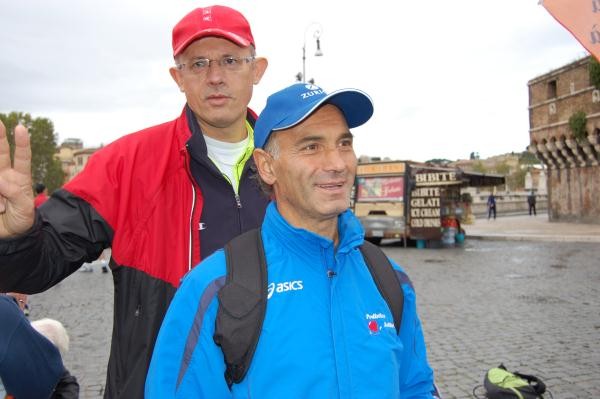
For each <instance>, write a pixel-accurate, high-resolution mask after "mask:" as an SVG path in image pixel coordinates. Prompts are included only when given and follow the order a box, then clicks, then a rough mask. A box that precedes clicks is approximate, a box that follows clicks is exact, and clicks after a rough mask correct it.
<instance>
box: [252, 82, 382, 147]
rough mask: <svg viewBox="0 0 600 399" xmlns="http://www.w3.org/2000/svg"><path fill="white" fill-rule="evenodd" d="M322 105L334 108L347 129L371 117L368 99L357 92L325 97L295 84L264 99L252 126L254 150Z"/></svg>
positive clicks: (317, 90)
mask: <svg viewBox="0 0 600 399" xmlns="http://www.w3.org/2000/svg"><path fill="white" fill-rule="evenodd" d="M324 104H332V105H335V106H336V107H338V108H339V109H340V111H342V113H343V114H344V118H346V123H347V124H348V127H349V128H354V127H357V126H360V125H362V124H363V123H365V122H366V121H368V120H369V119H370V118H371V116H372V115H373V102H372V101H371V98H370V97H369V96H368V95H367V94H366V93H364V92H362V91H360V90H357V89H342V90H336V91H334V92H332V93H330V94H327V93H325V91H324V90H323V89H322V88H320V87H319V86H316V85H313V84H308V83H296V84H293V85H291V86H289V87H286V88H285V89H283V90H280V91H278V92H276V93H274V94H271V95H270V96H269V98H268V99H267V105H266V106H265V109H263V110H262V112H261V113H260V115H259V117H258V120H257V121H256V125H255V126H254V147H256V148H263V146H264V145H265V143H266V142H267V139H268V138H269V136H270V135H271V132H274V131H277V130H284V129H289V128H291V127H294V126H296V125H297V124H299V123H301V122H302V121H304V120H305V119H306V118H308V117H309V116H310V115H311V114H312V113H313V112H315V111H316V110H317V109H318V108H319V107H320V106H321V105H324Z"/></svg>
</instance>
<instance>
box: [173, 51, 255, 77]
mask: <svg viewBox="0 0 600 399" xmlns="http://www.w3.org/2000/svg"><path fill="white" fill-rule="evenodd" d="M255 58H256V57H255V56H253V55H251V56H248V57H232V56H229V55H227V56H224V57H223V58H221V59H219V60H211V59H208V58H196V59H195V60H194V61H193V62H192V63H190V64H178V65H177V69H179V70H183V68H184V67H185V66H186V65H187V70H188V71H190V72H191V73H193V74H194V75H203V74H206V72H207V71H208V69H209V68H210V64H211V63H213V62H216V63H217V64H218V65H219V67H221V68H222V69H223V70H224V71H227V72H238V71H239V70H241V69H242V67H243V66H244V65H245V64H247V63H249V62H252V61H254V59H255Z"/></svg>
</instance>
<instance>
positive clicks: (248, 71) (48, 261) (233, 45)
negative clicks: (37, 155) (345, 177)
mask: <svg viewBox="0 0 600 399" xmlns="http://www.w3.org/2000/svg"><path fill="white" fill-rule="evenodd" d="M173 56H174V59H175V66H174V67H172V68H171V70H170V73H171V76H172V77H173V79H174V80H175V82H176V83H177V85H178V87H179V89H180V90H181V91H182V92H183V93H184V94H185V97H186V105H185V107H184V109H183V112H182V113H181V115H180V116H179V117H178V118H177V119H175V120H173V121H170V122H166V123H164V124H161V125H158V126H154V127H150V128H147V129H144V130H142V131H140V132H137V133H133V134H130V135H127V136H125V137H123V138H121V139H119V140H117V141H115V142H114V143H112V144H110V145H108V146H106V147H104V148H103V149H101V150H100V151H98V152H96V153H95V154H94V155H93V156H92V157H91V159H90V160H89V162H88V164H87V165H86V168H85V169H84V170H83V171H82V172H81V173H79V174H78V175H77V176H76V177H75V178H74V179H73V180H71V181H70V182H69V183H67V184H66V185H65V186H64V187H63V189H61V190H57V191H56V192H55V193H53V194H52V196H51V198H50V199H49V200H48V201H47V202H46V203H45V205H44V206H43V207H41V208H39V209H36V208H35V207H34V201H33V193H32V190H31V165H30V161H29V159H30V154H31V148H30V143H29V138H28V134H27V130H26V129H25V128H24V127H23V126H17V128H16V129H15V141H16V146H15V154H14V164H13V166H11V161H10V153H9V146H8V143H7V139H6V132H5V129H4V126H2V125H1V123H0V292H3V291H4V292H6V291H18V292H23V293H27V294H33V293H37V292H41V291H44V290H46V289H48V288H49V287H51V286H53V285H54V284H56V283H58V282H59V281H61V280H62V279H64V278H65V277H67V276H68V275H70V274H71V273H73V272H75V271H76V270H77V269H78V268H79V267H80V266H81V264H82V263H83V262H90V261H92V260H94V259H97V258H98V256H99V255H100V253H101V252H102V250H103V249H104V248H108V247H111V248H112V257H111V260H110V266H111V269H112V272H113V276H114V281H115V297H114V307H115V313H114V323H113V340H112V345H111V352H110V360H109V365H108V372H107V383H106V390H105V397H107V398H141V397H143V388H144V381H145V377H146V370H147V368H148V364H149V361H150V356H151V354H152V349H153V347H154V342H155V339H156V335H157V333H158V328H159V327H160V324H161V322H162V319H163V317H164V314H165V312H166V309H167V307H168V305H169V303H170V301H171V298H172V297H173V295H174V293H175V290H176V288H177V287H178V286H179V281H180V279H181V277H182V276H183V275H184V274H185V273H187V272H188V271H189V270H190V269H191V268H192V267H194V266H195V265H196V264H198V263H199V261H200V260H201V259H204V258H206V257H207V256H208V255H210V254H211V253H212V252H214V251H215V250H216V249H218V248H221V247H222V246H223V245H224V244H225V243H226V242H228V241H229V240H230V239H231V238H233V237H235V236H237V235H239V234H240V233H242V232H244V231H247V230H249V229H252V228H255V227H257V226H259V225H260V223H261V221H262V219H263V214H264V211H265V208H266V205H267V202H268V198H267V197H266V196H265V195H264V194H263V193H262V192H261V191H260V189H259V188H258V186H257V185H256V182H255V181H254V177H255V175H256V169H255V167H254V164H253V161H252V157H251V155H252V151H253V149H254V140H253V127H254V121H255V119H256V115H255V114H254V113H253V112H252V111H251V110H249V109H248V103H249V101H250V98H251V97H252V90H253V86H254V85H255V84H257V83H258V82H259V81H260V79H261V77H262V75H263V73H264V72H265V69H266V68H267V61H266V59H264V58H259V57H256V55H255V43H254V38H253V37H252V32H251V30H250V26H249V24H248V21H247V20H246V19H245V18H244V16H243V15H242V14H240V13H239V12H238V11H236V10H233V9H231V8H228V7H223V6H212V7H205V8H198V9H196V10H193V11H192V12H190V13H189V14H188V15H186V16H185V17H184V18H183V19H182V20H181V21H180V22H179V23H177V25H176V26H175V28H174V29H173Z"/></svg>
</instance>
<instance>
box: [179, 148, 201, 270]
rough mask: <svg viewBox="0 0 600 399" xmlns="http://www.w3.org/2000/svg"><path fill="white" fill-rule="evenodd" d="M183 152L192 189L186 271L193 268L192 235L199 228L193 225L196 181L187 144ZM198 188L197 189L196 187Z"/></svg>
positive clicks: (196, 232)
mask: <svg viewBox="0 0 600 399" xmlns="http://www.w3.org/2000/svg"><path fill="white" fill-rule="evenodd" d="M181 151H182V152H183V157H184V159H185V171H186V173H187V175H188V178H189V179H190V183H191V187H192V207H191V209H190V220H189V229H188V230H189V252H188V271H189V270H191V269H192V267H194V234H198V230H199V229H200V226H195V225H194V212H195V211H196V202H197V198H196V196H197V195H196V186H197V183H196V180H195V179H194V176H193V175H192V171H191V170H190V153H189V149H188V144H187V143H186V144H185V147H184V148H182V149H181ZM198 188H199V187H198ZM198 259H200V253H198Z"/></svg>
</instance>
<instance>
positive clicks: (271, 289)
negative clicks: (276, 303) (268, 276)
mask: <svg viewBox="0 0 600 399" xmlns="http://www.w3.org/2000/svg"><path fill="white" fill-rule="evenodd" d="M302 289H304V283H303V282H302V280H295V281H286V282H283V283H271V284H269V286H268V287H267V299H271V297H272V296H273V294H276V293H277V294H281V293H282V292H287V291H299V290H302Z"/></svg>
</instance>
